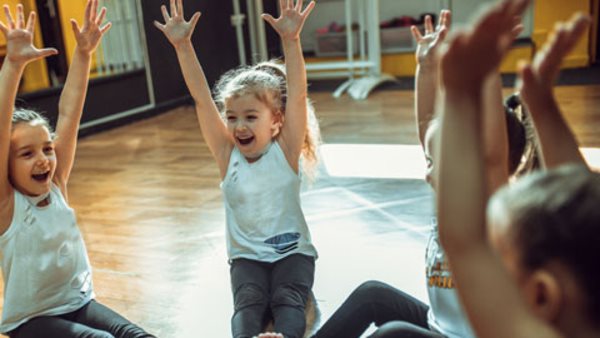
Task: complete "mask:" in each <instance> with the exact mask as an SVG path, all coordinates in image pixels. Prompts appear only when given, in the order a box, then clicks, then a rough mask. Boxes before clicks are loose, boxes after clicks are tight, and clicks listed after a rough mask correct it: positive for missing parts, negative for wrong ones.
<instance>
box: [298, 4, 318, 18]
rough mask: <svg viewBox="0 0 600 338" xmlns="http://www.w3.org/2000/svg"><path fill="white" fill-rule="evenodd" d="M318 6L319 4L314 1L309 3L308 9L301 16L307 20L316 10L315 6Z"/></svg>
mask: <svg viewBox="0 0 600 338" xmlns="http://www.w3.org/2000/svg"><path fill="white" fill-rule="evenodd" d="M300 2H302V1H300ZM316 4H317V3H316V2H314V1H311V2H309V3H308V6H306V8H305V9H304V11H302V13H300V14H301V15H302V16H303V17H305V18H306V17H307V16H309V15H310V12H312V10H313V9H314V8H315V5H316Z"/></svg>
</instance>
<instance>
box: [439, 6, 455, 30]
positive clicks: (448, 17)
mask: <svg viewBox="0 0 600 338" xmlns="http://www.w3.org/2000/svg"><path fill="white" fill-rule="evenodd" d="M441 24H442V27H446V28H448V29H450V26H451V25H452V12H450V10H448V9H444V10H442V21H441Z"/></svg>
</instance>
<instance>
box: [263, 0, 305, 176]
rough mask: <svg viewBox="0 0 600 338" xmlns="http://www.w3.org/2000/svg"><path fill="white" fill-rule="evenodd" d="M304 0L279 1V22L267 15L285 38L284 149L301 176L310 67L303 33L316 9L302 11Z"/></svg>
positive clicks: (282, 140)
mask: <svg viewBox="0 0 600 338" xmlns="http://www.w3.org/2000/svg"><path fill="white" fill-rule="evenodd" d="M302 2H303V1H302V0H296V4H295V5H294V2H293V0H279V7H280V8H281V15H280V16H279V18H277V19H275V18H273V17H272V16H271V15H269V14H263V16H262V17H263V19H265V20H266V21H267V22H268V23H269V24H271V26H273V28H274V29H275V31H277V33H278V34H279V37H280V38H281V43H282V45H283V55H284V57H285V70H286V73H287V81H286V83H287V101H286V107H285V123H283V127H282V128H281V136H280V140H281V145H282V149H283V150H284V153H285V155H286V158H287V160H288V162H289V164H290V166H291V167H292V168H293V169H294V170H295V171H296V172H298V159H299V158H300V154H301V152H302V145H303V144H304V138H305V136H306V133H307V120H308V107H307V102H306V98H307V96H308V94H307V84H306V67H305V64H304V55H303V54H302V46H301V45H300V32H301V31H302V26H304V22H305V21H306V18H307V17H308V15H309V14H310V12H311V11H312V10H313V8H314V7H315V2H314V1H311V2H310V3H309V4H308V5H307V6H306V8H305V9H304V10H302Z"/></svg>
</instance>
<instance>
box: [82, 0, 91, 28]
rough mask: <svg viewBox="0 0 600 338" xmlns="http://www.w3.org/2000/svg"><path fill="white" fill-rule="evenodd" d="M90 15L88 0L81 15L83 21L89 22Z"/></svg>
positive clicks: (89, 2)
mask: <svg viewBox="0 0 600 338" xmlns="http://www.w3.org/2000/svg"><path fill="white" fill-rule="evenodd" d="M91 15H92V1H91V0H88V2H87V3H86V4H85V14H84V15H83V23H84V25H85V23H87V22H89V19H90V16H91Z"/></svg>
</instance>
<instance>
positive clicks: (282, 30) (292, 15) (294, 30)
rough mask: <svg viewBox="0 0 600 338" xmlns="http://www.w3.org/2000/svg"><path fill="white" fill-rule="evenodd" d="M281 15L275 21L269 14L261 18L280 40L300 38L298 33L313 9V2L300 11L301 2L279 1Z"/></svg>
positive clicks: (298, 0)
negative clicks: (275, 32)
mask: <svg viewBox="0 0 600 338" xmlns="http://www.w3.org/2000/svg"><path fill="white" fill-rule="evenodd" d="M279 8H281V15H280V16H279V17H278V18H277V19H275V18H274V17H273V16H271V15H270V14H263V15H262V18H263V19H264V20H265V21H267V22H268V23H269V24H270V25H271V26H272V27H273V29H275V31H277V33H278V34H279V36H280V37H281V39H282V40H297V39H299V38H300V32H301V31H302V26H304V21H306V18H307V17H308V15H309V14H310V12H311V11H312V10H313V8H315V2H314V1H311V2H310V3H309V4H308V5H307V6H306V8H305V9H304V10H302V0H296V5H294V0H279Z"/></svg>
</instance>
